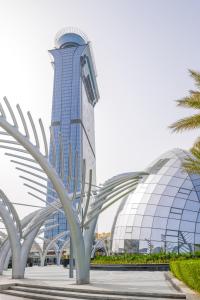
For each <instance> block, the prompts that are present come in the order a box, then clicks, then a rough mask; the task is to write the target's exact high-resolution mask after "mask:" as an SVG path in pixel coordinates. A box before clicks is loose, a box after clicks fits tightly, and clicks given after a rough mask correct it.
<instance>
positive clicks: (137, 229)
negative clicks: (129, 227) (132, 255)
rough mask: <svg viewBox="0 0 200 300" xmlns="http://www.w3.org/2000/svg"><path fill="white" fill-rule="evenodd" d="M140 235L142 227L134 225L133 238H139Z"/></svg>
mask: <svg viewBox="0 0 200 300" xmlns="http://www.w3.org/2000/svg"><path fill="white" fill-rule="evenodd" d="M139 237H140V227H133V231H132V239H139Z"/></svg>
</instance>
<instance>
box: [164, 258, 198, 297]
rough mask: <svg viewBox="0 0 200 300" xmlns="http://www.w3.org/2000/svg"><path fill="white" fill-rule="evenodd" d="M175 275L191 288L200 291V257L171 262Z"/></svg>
mask: <svg viewBox="0 0 200 300" xmlns="http://www.w3.org/2000/svg"><path fill="white" fill-rule="evenodd" d="M170 269H171V271H172V273H173V274H174V276H176V277H177V278H178V279H180V280H182V281H183V282H184V283H185V284H187V285H188V286H189V287H190V288H192V289H194V290H195V291H197V292H200V259H199V258H198V259H189V260H178V261H171V262H170Z"/></svg>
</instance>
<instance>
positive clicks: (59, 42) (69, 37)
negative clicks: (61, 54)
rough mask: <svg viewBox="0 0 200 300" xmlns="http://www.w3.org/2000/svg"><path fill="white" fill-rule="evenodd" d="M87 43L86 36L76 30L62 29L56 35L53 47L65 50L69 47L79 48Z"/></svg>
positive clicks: (71, 28) (70, 28)
mask: <svg viewBox="0 0 200 300" xmlns="http://www.w3.org/2000/svg"><path fill="white" fill-rule="evenodd" d="M87 43H88V38H87V36H86V35H85V34H84V33H83V32H81V31H80V30H79V29H77V28H73V27H67V28H63V29H61V30H60V31H58V33H57V34H56V37H55V47H56V48H58V49H59V48H66V47H71V46H81V45H84V44H87Z"/></svg>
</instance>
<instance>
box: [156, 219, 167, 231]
mask: <svg viewBox="0 0 200 300" xmlns="http://www.w3.org/2000/svg"><path fill="white" fill-rule="evenodd" d="M166 226H167V218H159V217H154V220H153V227H154V228H161V229H162V228H163V229H165V228H166Z"/></svg>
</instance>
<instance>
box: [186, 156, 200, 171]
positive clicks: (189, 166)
mask: <svg viewBox="0 0 200 300" xmlns="http://www.w3.org/2000/svg"><path fill="white" fill-rule="evenodd" d="M182 166H183V169H184V170H185V171H186V172H188V173H192V174H200V160H199V159H193V158H187V159H185V161H184V162H183V165H182Z"/></svg>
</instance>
